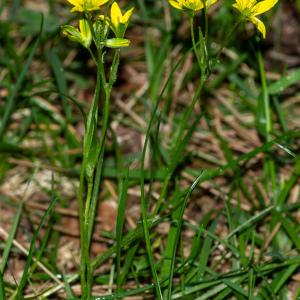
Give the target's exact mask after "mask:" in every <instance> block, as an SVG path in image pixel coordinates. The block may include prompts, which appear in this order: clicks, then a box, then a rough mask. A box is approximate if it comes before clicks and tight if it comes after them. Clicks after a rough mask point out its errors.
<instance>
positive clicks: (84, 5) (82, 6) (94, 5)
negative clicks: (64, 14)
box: [68, 0, 108, 12]
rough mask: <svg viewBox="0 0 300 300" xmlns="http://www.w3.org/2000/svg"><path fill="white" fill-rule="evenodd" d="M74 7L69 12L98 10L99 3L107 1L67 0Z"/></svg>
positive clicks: (106, 0)
mask: <svg viewBox="0 0 300 300" xmlns="http://www.w3.org/2000/svg"><path fill="white" fill-rule="evenodd" d="M68 1H69V2H70V3H71V4H72V5H74V7H73V8H72V9H71V12H74V11H79V12H87V11H92V10H98V9H99V8H100V6H101V5H103V4H105V3H106V2H108V0H68Z"/></svg>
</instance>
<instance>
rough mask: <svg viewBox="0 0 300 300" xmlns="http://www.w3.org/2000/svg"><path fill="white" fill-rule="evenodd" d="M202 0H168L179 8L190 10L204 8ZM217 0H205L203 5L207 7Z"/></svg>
mask: <svg viewBox="0 0 300 300" xmlns="http://www.w3.org/2000/svg"><path fill="white" fill-rule="evenodd" d="M203 2H204V0H169V3H170V4H171V5H172V6H173V7H175V8H177V9H181V10H184V9H186V10H192V11H194V12H195V11H199V10H201V9H203V8H204V4H203ZM215 2H217V0H205V7H206V8H208V7H210V6H211V5H213V4H214V3H215Z"/></svg>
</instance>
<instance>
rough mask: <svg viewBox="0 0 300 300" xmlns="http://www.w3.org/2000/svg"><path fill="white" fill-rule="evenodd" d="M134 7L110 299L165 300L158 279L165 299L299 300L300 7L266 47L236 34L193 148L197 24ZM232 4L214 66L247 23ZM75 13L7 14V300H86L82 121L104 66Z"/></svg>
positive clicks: (108, 268)
mask: <svg viewBox="0 0 300 300" xmlns="http://www.w3.org/2000/svg"><path fill="white" fill-rule="evenodd" d="M119 3H120V5H121V6H122V7H126V5H128V4H130V5H132V4H134V6H135V7H136V9H135V13H134V16H133V19H132V21H131V24H130V27H129V29H128V33H127V37H128V38H129V39H130V40H131V46H130V47H128V48H126V49H123V50H122V55H121V65H120V72H119V74H118V78H117V82H116V86H115V88H114V90H113V94H112V102H111V115H110V126H109V134H108V140H107V145H106V152H105V165H104V173H103V181H102V185H101V193H100V195H99V206H98V214H97V217H96V226H95V232H94V237H93V245H92V254H93V256H94V261H93V266H94V267H95V270H96V271H95V277H94V289H93V292H94V295H95V296H97V295H98V296H99V297H98V298H97V297H96V298H95V299H116V298H124V297H127V298H126V299H148V298H149V299H153V298H155V297H156V296H155V290H157V288H158V286H157V283H156V284H153V282H154V279H155V278H153V276H152V272H151V268H152V270H153V268H155V270H156V271H157V278H156V279H157V280H156V281H157V282H159V283H160V286H161V288H162V292H163V295H164V299H199V300H200V299H201V300H203V299H218V300H220V299H268V300H270V299H299V296H300V269H299V267H300V239H299V231H300V227H299V221H300V213H299V206H300V202H299V200H300V186H299V175H300V156H299V153H300V151H299V150H300V131H299V127H300V90H299V87H300V85H299V80H300V26H299V19H300V2H299V0H297V1H288V0H282V1H279V4H278V5H277V6H276V8H275V9H273V10H272V12H270V13H268V14H267V15H266V16H264V20H265V22H266V24H267V28H268V30H267V39H266V40H264V41H262V40H261V39H260V37H259V35H257V34H256V33H255V31H254V29H253V26H252V25H251V24H247V25H245V26H240V27H238V28H237V29H236V30H235V31H234V32H232V34H231V36H230V40H229V42H228V44H227V46H226V47H225V48H224V49H223V51H222V54H221V56H220V60H219V62H217V64H216V68H215V69H214V70H213V72H212V74H211V76H210V78H209V81H208V83H207V84H206V85H205V87H204V91H203V93H202V95H201V97H200V99H199V102H198V103H197V105H196V109H195V110H194V111H193V113H192V117H191V118H189V120H187V124H185V125H184V126H183V128H184V138H183V139H178V138H177V134H178V130H179V129H178V128H180V127H181V124H182V122H183V120H184V116H185V114H186V111H187V110H186V109H187V108H188V107H189V104H190V102H191V95H192V94H193V93H194V91H195V90H196V89H197V84H198V79H199V71H198V66H197V64H196V60H195V58H194V57H193V54H192V52H191V51H190V48H191V46H192V45H191V42H190V33H189V24H188V19H187V17H186V15H185V14H182V13H181V12H179V11H175V10H174V9H172V8H171V7H170V6H169V4H168V3H167V1H156V0H153V1H150V0H148V1H146V0H135V1H130V3H129V1H128V2H126V1H119ZM231 5H232V1H229V0H224V1H218V3H217V4H216V5H214V6H213V7H212V8H211V10H210V15H209V32H210V35H209V36H210V44H211V49H210V50H211V52H213V51H215V49H218V46H219V45H220V44H222V42H223V41H224V37H225V36H226V35H227V33H228V32H230V30H231V29H232V26H233V24H234V23H235V22H236V20H237V13H236V12H235V11H233V10H232V8H231ZM69 8H70V7H69V6H68V5H67V3H66V1H61V0H48V1H33V0H23V1H21V0H11V1H8V0H2V1H1V2H0V18H1V19H0V118H1V122H0V184H1V185H0V249H1V251H0V255H1V263H0V300H2V299H24V298H25V299H27V298H28V299H66V298H67V299H75V298H76V297H79V295H80V293H81V291H80V284H79V281H78V276H77V275H78V273H77V272H78V270H79V264H80V259H79V253H80V244H79V228H78V212H77V210H78V206H77V197H78V185H79V174H80V164H81V159H82V157H81V153H82V151H81V141H82V137H83V119H82V114H81V111H87V108H88V107H89V104H90V102H91V99H92V97H93V89H94V86H95V78H96V76H95V68H94V65H93V61H92V60H91V59H89V54H88V52H86V50H85V49H83V48H82V47H80V46H79V45H77V44H75V43H72V42H70V41H68V40H67V39H66V38H64V37H62V35H61V33H60V28H61V25H64V24H67V23H70V22H72V18H74V16H73V15H71V14H70V13H69ZM41 13H42V14H43V16H44V24H43V28H42V32H41ZM203 22H204V20H203V18H202V17H201V14H199V16H198V17H197V24H196V26H203ZM107 59H108V60H109V57H108V58H107ZM266 103H270V107H268V106H267V107H266ZM156 105H157V107H156ZM269 109H270V116H271V121H272V122H271V123H270V124H271V128H270V132H268V131H266V130H265V128H266V122H267V121H268V120H267V119H266V117H267V116H268V115H267V113H268V111H269ZM100 119H101V118H100ZM150 120H152V126H150V127H149V124H150V123H149V122H150ZM145 140H148V141H149V143H148V147H147V148H145V150H146V151H144V152H143V148H144V143H145ZM143 165H144V166H145V168H143V167H142V166H143ZM141 197H144V199H145V200H146V201H147V203H148V205H149V209H148V211H147V218H148V224H147V226H148V227H149V231H150V239H151V242H152V245H151V248H150V249H147V248H146V246H145V240H144V234H143V229H142V224H141V200H140V199H141ZM123 221H124V226H123ZM177 242H178V247H176V245H177ZM149 250H150V251H151V252H152V254H153V255H154V262H150V263H149V261H148V258H147V257H148V256H147V251H149ZM119 268H120V270H121V272H119V271H118V270H119ZM170 278H174V280H173V285H171V284H170V282H169V279H170ZM100 296H101V297H100Z"/></svg>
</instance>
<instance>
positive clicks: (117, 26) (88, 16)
mask: <svg viewBox="0 0 300 300" xmlns="http://www.w3.org/2000/svg"><path fill="white" fill-rule="evenodd" d="M67 1H68V2H69V3H70V4H72V5H73V8H72V9H71V12H79V13H81V14H82V18H81V19H80V21H79V29H77V28H76V27H73V26H71V25H65V26H63V34H64V35H66V36H67V37H68V38H69V39H70V40H72V41H75V42H78V43H80V44H82V45H83V46H84V47H85V48H88V49H89V48H90V46H91V43H92V40H93V39H94V41H95V43H96V46H97V47H101V46H106V47H109V48H120V47H126V46H129V44H130V41H129V40H128V39H126V38H124V35H125V32H126V29H127V27H128V24H129V21H130V18H131V16H132V13H133V10H134V8H131V9H129V10H128V11H126V12H125V13H124V14H122V11H121V9H120V7H119V5H118V3H117V2H113V3H112V5H111V6H110V15H109V16H105V15H103V14H99V15H98V16H96V18H93V17H94V16H93V15H92V12H93V11H98V10H101V9H103V8H105V7H107V5H108V4H109V0H67ZM109 29H110V30H111V31H112V32H113V33H114V36H115V37H114V38H108V34H109Z"/></svg>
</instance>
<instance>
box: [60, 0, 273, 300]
mask: <svg viewBox="0 0 300 300" xmlns="http://www.w3.org/2000/svg"><path fill="white" fill-rule="evenodd" d="M168 1H169V3H170V5H171V6H172V7H173V8H175V9H177V10H180V11H182V12H183V13H186V14H187V16H188V19H189V25H190V32H191V42H192V45H193V47H192V49H191V50H193V52H194V55H195V58H196V62H197V65H198V67H199V75H200V76H199V77H198V78H199V82H198V84H197V86H196V90H195V93H194V95H193V96H192V99H191V102H190V104H189V105H188V107H186V110H185V112H184V114H183V116H182V119H181V120H180V122H179V125H178V126H177V128H176V131H175V133H174V140H173V141H174V142H173V144H172V146H171V147H173V148H172V149H171V150H172V151H171V152H172V153H174V155H173V156H174V157H171V159H170V162H171V163H170V166H169V167H168V170H167V171H168V172H167V175H166V176H165V178H164V179H163V183H162V188H161V192H160V195H159V198H158V200H157V202H156V203H155V207H154V209H153V214H152V216H153V217H155V216H157V215H159V214H160V213H161V212H162V211H163V210H164V201H165V198H166V195H167V191H168V187H169V185H170V181H171V178H172V177H173V174H174V172H175V170H176V167H177V166H178V164H179V163H180V153H181V151H182V144H183V143H184V142H185V140H186V136H187V135H186V132H187V131H188V126H189V120H190V119H191V117H192V114H193V112H194V108H195V105H196V103H197V101H198V100H199V97H200V95H201V92H202V90H203V88H204V85H205V83H206V81H207V79H208V78H209V76H210V74H211V72H212V68H213V67H214V63H212V62H213V61H214V62H215V61H217V59H218V57H219V54H220V51H221V50H222V49H223V47H224V45H225V44H226V43H227V42H228V40H227V38H225V39H224V42H223V44H222V45H221V46H220V49H219V51H217V53H213V54H211V53H210V49H211V48H212V47H210V45H209V38H208V35H209V24H210V23H209V19H208V12H209V9H211V7H212V6H213V5H217V4H218V3H219V4H220V1H217V0H168ZM68 2H69V4H71V5H72V7H71V12H72V13H76V14H77V16H78V24H77V25H76V26H72V25H65V26H63V29H62V32H63V34H64V35H66V36H67V37H68V38H69V39H70V40H72V41H74V42H77V43H79V44H81V45H82V46H83V47H85V48H86V49H87V51H88V52H89V53H90V55H91V58H92V59H93V61H94V63H95V66H96V68H97V81H96V87H95V92H94V98H93V101H92V103H91V106H90V108H89V112H88V114H87V117H86V118H85V134H84V140H83V160H82V167H81V175H80V188H79V217H80V236H81V263H80V266H81V270H80V277H81V288H82V299H91V297H92V286H93V274H94V265H93V264H92V263H91V258H90V248H91V240H92V235H93V227H94V220H95V213H96V208H97V200H98V194H99V189H100V185H101V178H102V171H103V161H104V149H105V143H106V134H107V128H108V124H109V112H110V96H111V91H112V88H113V86H114V83H115V81H116V78H117V73H118V66H119V59H120V50H121V48H122V47H127V46H129V45H130V41H129V40H128V39H126V30H127V27H128V25H129V23H130V19H131V16H132V14H133V10H134V8H133V7H131V8H129V9H128V10H127V11H123V12H122V10H121V8H120V6H119V4H118V3H117V2H112V1H108V0H68ZM276 3H277V0H265V1H260V2H257V1H256V0H236V1H235V3H234V4H233V7H234V8H235V9H236V10H238V11H239V12H240V14H241V15H240V17H241V18H240V20H239V21H238V22H237V24H240V22H241V21H250V22H252V23H253V24H254V25H255V26H256V27H257V29H258V30H259V31H260V32H261V34H262V36H263V37H264V38H265V36H266V29H265V26H264V23H263V22H262V21H261V20H259V19H258V18H257V16H258V15H260V14H262V13H264V12H266V11H268V10H269V9H271V8H272V7H273V6H274V5H275V4H276ZM220 5H222V4H220ZM202 14H203V16H204V18H203V19H204V20H205V22H203V23H204V26H203V28H200V27H199V28H197V30H196V29H195V19H196V18H198V17H199V16H200V17H201V15H202ZM201 20H202V18H201ZM197 23H201V22H197ZM233 28H236V27H233ZM229 38H230V35H229ZM108 52H112V53H113V59H112V62H111V65H109V66H105V65H104V61H105V56H106V55H107V53H108ZM107 70H108V71H107ZM100 99H104V102H103V104H102V102H101V101H100ZM156 107H158V105H157V106H156ZM100 115H101V118H99V116H100ZM150 123H151V122H150ZM149 128H150V129H151V124H150V125H149ZM99 132H100V136H99V134H98V133H99ZM146 148H147V142H145V147H144V149H146ZM145 151H146V150H145ZM145 151H144V153H143V156H144V155H145ZM171 156H172V155H171ZM197 183H198V182H197V181H196V182H195V184H194V185H193V186H192V188H191V191H192V189H193V188H194V187H195V186H196V184H197ZM191 191H190V192H191ZM141 195H142V196H141V214H142V216H141V220H142V227H143V232H144V238H145V242H146V248H147V254H148V261H149V265H150V266H151V272H152V278H153V281H154V285H155V289H156V297H157V299H161V300H162V299H171V298H172V284H173V274H174V268H175V260H176V259H175V257H174V256H173V257H172V258H169V257H165V260H163V263H162V266H161V273H160V274H159V273H158V271H157V268H156V263H155V261H154V256H153V254H152V252H151V251H152V250H151V241H150V232H149V223H148V216H149V214H148V204H147V201H146V199H145V197H144V189H143V179H141ZM188 196H189V195H188ZM187 201H188V197H185V198H184V203H183V204H182V206H181V209H180V212H179V213H178V219H179V220H180V221H179V222H178V224H177V227H176V232H180V230H181V227H182V225H183V221H182V220H183V214H184V211H185V208H186V206H187ZM172 234H173V231H172V229H171V230H170V235H172ZM178 244H179V235H178V234H176V235H175V238H174V239H173V240H172V243H171V244H170V245H171V246H170V249H166V252H165V253H167V252H168V250H170V252H172V253H175V252H176V249H177V247H178ZM117 247H118V245H117ZM174 249H175V250H174ZM119 251H120V249H119ZM119 254H120V252H119ZM119 263H120V262H119ZM119 265H120V264H119ZM119 271H120V269H118V271H117V273H118V275H120V274H119ZM117 280H118V281H119V278H118V279H117ZM161 281H162V282H163V288H164V290H163V289H162V287H161V286H162V284H161ZM118 287H120V284H118ZM118 287H117V292H118Z"/></svg>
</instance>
